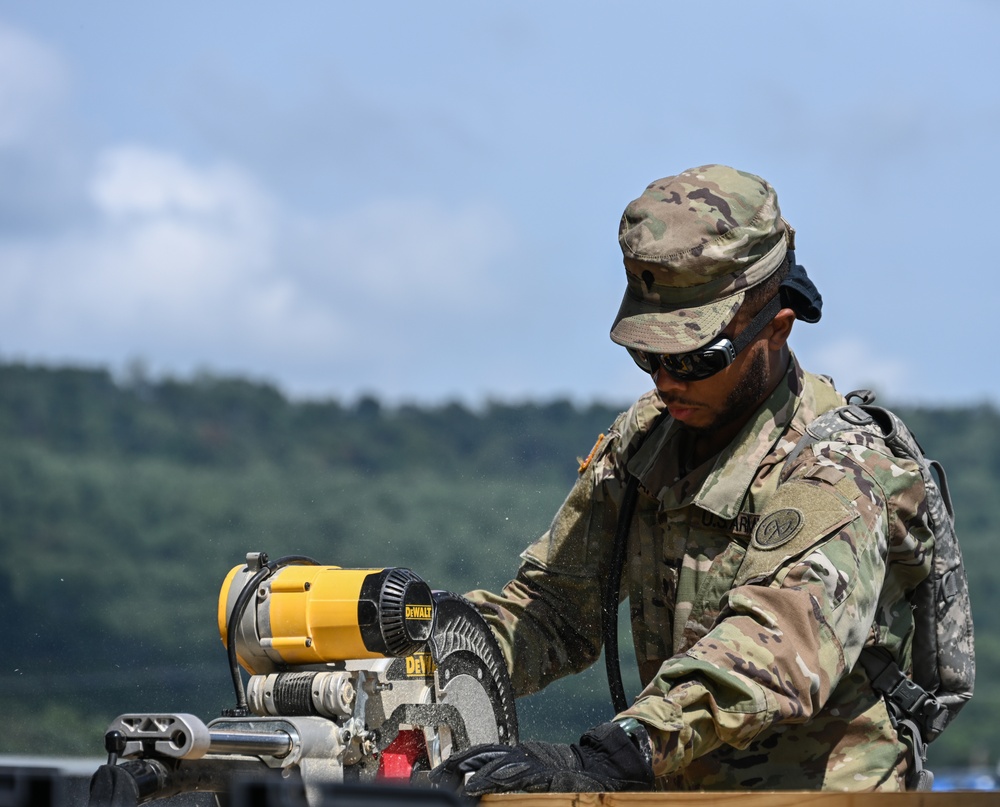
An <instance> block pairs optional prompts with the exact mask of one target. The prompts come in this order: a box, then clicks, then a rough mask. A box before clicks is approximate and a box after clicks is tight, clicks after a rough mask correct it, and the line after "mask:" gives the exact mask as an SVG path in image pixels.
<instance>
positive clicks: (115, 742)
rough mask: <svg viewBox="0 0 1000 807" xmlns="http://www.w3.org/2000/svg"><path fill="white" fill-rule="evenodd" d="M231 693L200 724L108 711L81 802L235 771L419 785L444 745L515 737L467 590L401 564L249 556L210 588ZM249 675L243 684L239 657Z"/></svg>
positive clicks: (308, 791) (505, 690)
mask: <svg viewBox="0 0 1000 807" xmlns="http://www.w3.org/2000/svg"><path fill="white" fill-rule="evenodd" d="M218 622H219V632H220V634H221V636H222V639H223V642H224V643H225V646H226V649H227V651H228V654H229V660H230V669H231V675H232V678H233V684H234V688H235V690H236V706H235V708H232V709H227V710H225V711H224V712H223V714H222V716H221V717H218V718H216V719H214V720H212V721H210V722H208V723H205V722H202V720H201V719H199V718H197V717H195V716H194V715H191V714H186V713H174V714H168V713H151V714H123V715H121V716H119V717H118V718H117V719H116V720H115V721H114V722H113V723H112V724H111V725H110V726H109V728H108V731H107V733H106V735H105V746H106V749H107V751H108V754H109V759H108V764H107V765H103V766H101V768H100V769H99V770H98V771H97V773H96V774H95V776H94V780H93V782H92V787H91V800H90V805H91V807H103V805H106V804H114V805H115V807H118V805H123V804H143V803H146V802H150V801H154V800H157V799H163V798H168V797H170V796H173V795H176V794H179V793H186V792H192V791H209V792H214V793H225V792H226V791H227V790H228V788H229V787H230V783H231V782H232V781H233V779H234V777H260V776H264V775H269V774H279V775H281V776H283V777H286V778H289V777H295V778H298V779H299V780H300V781H301V783H302V787H303V790H304V794H305V798H306V800H307V802H308V803H310V804H318V803H319V802H320V800H321V796H320V795H319V794H320V792H321V791H322V790H323V788H325V787H327V786H328V785H329V783H338V782H345V781H346V782H380V781H389V782H393V781H395V782H400V781H403V782H410V783H419V782H421V781H422V780H423V779H425V777H426V771H428V770H430V769H431V768H432V767H434V766H435V765H437V764H438V763H440V762H441V761H443V760H444V759H447V758H448V756H449V755H450V754H452V753H457V752H460V751H463V750H465V749H466V748H468V747H469V746H471V745H475V744H478V743H507V744H514V743H516V742H517V713H516V710H515V706H514V695H513V691H512V689H511V685H510V679H509V677H508V675H507V668H506V665H505V662H504V658H503V655H502V653H501V651H500V647H499V645H498V644H497V642H496V639H495V638H494V636H493V634H492V632H491V631H490V629H489V627H488V626H487V624H486V623H485V621H484V620H483V619H482V617H481V616H480V615H479V613H478V612H477V611H476V609H475V608H474V607H473V606H472V604H471V603H469V602H468V601H467V600H465V599H463V598H462V597H460V596H457V595H455V594H451V593H449V592H444V591H432V590H431V589H430V587H429V586H428V585H427V583H425V582H424V581H423V580H422V579H421V578H419V577H418V576H417V575H416V574H414V573H413V572H412V571H410V570H409V569H404V568H384V569H342V568H340V567H336V566H321V565H319V564H318V563H316V562H315V561H313V560H312V559H310V558H305V557H301V556H290V557H285V558H280V559H278V560H275V561H271V560H269V559H268V557H267V556H266V555H265V554H263V553H250V554H248V555H247V559H246V564H245V565H241V566H236V567H235V568H233V569H232V571H230V572H229V575H228V576H227V577H226V579H225V582H224V583H223V585H222V590H221V592H220V595H219V609H218ZM241 666H242V667H243V669H245V670H246V671H247V672H248V673H249V674H250V677H249V680H248V682H247V683H246V684H245V685H244V682H243V676H242V674H241V673H240V670H239V667H241Z"/></svg>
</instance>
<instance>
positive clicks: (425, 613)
mask: <svg viewBox="0 0 1000 807" xmlns="http://www.w3.org/2000/svg"><path fill="white" fill-rule="evenodd" d="M433 616H434V607H433V606H431V605H407V606H406V618H407V619H431V618H432V617H433Z"/></svg>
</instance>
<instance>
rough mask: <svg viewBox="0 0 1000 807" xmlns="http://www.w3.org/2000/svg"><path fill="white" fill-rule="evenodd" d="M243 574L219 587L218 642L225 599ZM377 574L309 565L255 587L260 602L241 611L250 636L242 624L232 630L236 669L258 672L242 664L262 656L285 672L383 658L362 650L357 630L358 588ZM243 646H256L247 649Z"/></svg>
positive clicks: (281, 572) (282, 571)
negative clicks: (249, 616)
mask: <svg viewBox="0 0 1000 807" xmlns="http://www.w3.org/2000/svg"><path fill="white" fill-rule="evenodd" d="M245 569H246V567H245V566H237V567H235V568H234V569H233V570H232V571H230V572H229V574H228V575H227V577H226V579H225V582H224V583H223V585H222V591H221V592H220V595H219V614H218V619H219V633H220V635H221V636H222V640H223V642H225V641H226V624H227V620H228V609H229V607H230V605H231V602H235V599H236V597H235V596H232V597H231V596H230V588H231V587H232V585H233V583H234V580H235V579H236V577H237V575H238V574H239V573H240V572H241V571H244V570H245ZM380 572H382V569H341V568H339V567H337V566H311V565H310V566H300V565H293V566H285V567H283V568H281V569H278V570H277V571H276V572H274V574H272V575H271V576H270V577H269V578H267V579H266V580H265V581H264V582H263V583H261V585H260V588H261V589H262V590H264V591H266V592H267V594H266V596H264V597H260V596H258V597H256V598H255V601H253V602H251V603H250V604H249V605H248V607H247V613H249V612H252V611H254V609H256V617H255V618H254V628H253V630H252V631H251V630H247V629H246V624H245V622H244V625H243V626H241V629H239V630H237V637H238V640H237V656H238V657H239V660H240V664H242V665H243V666H244V667H245V668H246V669H248V670H250V671H251V672H259V671H261V669H260V664H252V663H249V664H248V663H247V662H248V661H249V660H250V659H252V658H260V657H261V656H262V655H266V656H268V657H270V658H271V659H273V660H275V661H278V660H279V659H280V662H281V663H284V664H287V665H290V666H297V665H313V664H325V663H327V662H331V661H340V660H344V659H367V658H382V657H383V655H384V654H383V653H380V652H378V651H373V650H370V649H369V648H368V647H366V646H365V642H364V640H363V639H362V636H361V628H360V626H359V624H358V601H359V599H360V594H361V586H362V584H363V583H364V581H365V579H366V578H367V577H369V576H370V575H373V574H379V573H380ZM244 620H246V616H245V617H244ZM251 634H252V637H251ZM247 642H256V643H257V645H258V646H257V647H247V646H246V644H247ZM254 668H256V669H254Z"/></svg>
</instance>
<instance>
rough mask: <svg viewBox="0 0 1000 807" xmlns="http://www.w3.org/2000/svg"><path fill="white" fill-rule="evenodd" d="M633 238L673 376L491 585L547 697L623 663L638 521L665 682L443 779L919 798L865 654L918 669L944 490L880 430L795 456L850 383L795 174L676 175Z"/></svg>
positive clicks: (639, 587) (641, 339) (515, 664)
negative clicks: (814, 274) (805, 354)
mask: <svg viewBox="0 0 1000 807" xmlns="http://www.w3.org/2000/svg"><path fill="white" fill-rule="evenodd" d="M619 242H620V245H621V248H622V252H623V253H624V260H625V271H626V277H627V290H626V292H625V297H624V300H623V301H622V304H621V309H620V310H619V312H618V316H617V318H616V319H615V322H614V325H613V327H612V330H611V338H612V339H613V340H614V341H615V342H616V343H618V344H620V345H622V346H624V347H625V348H626V349H627V350H628V352H629V353H630V354H631V356H632V358H633V359H634V360H635V362H636V364H638V365H639V367H640V368H642V369H643V370H644V371H645V372H648V373H650V374H651V375H652V380H653V382H654V384H655V389H654V390H652V391H651V392H649V393H647V394H646V395H644V396H643V397H641V398H640V399H639V400H638V401H637V402H636V403H635V404H634V405H633V406H632V407H631V408H630V409H629V410H628V411H627V412H625V413H623V414H622V415H620V416H619V417H618V419H617V420H616V421H615V423H614V424H613V425H612V426H611V428H610V430H609V431H608V433H607V434H606V435H603V436H602V437H601V438H600V439H599V440H598V442H597V445H595V447H594V450H593V451H591V453H590V455H589V456H588V457H587V458H586V460H584V461H583V462H582V463H581V465H580V475H579V479H578V481H577V483H576V485H575V486H574V487H573V489H572V491H571V492H570V494H569V496H568V498H567V499H566V501H565V503H564V504H563V505H562V507H561V508H560V510H559V511H558V513H557V514H556V516H555V518H554V520H553V522H552V525H551V527H550V528H549V530H548V531H547V532H546V533H545V534H544V535H542V537H541V538H539V539H538V540H537V541H536V542H535V543H533V544H532V545H531V546H529V547H528V548H527V549H526V550H525V551H524V553H523V554H522V555H521V559H522V563H521V566H520V568H519V569H518V571H517V575H516V577H515V578H514V579H513V580H511V581H510V582H509V583H508V584H507V585H506V586H505V587H504V589H503V591H502V592H501V593H499V594H495V593H490V592H487V591H476V592H473V593H472V594H470V595H469V596H470V598H472V599H473V600H474V601H475V602H476V603H477V604H478V606H479V608H480V610H481V612H482V613H483V615H484V617H485V618H486V619H487V621H488V622H489V624H490V626H491V627H492V629H493V630H494V632H495V634H496V636H497V638H498V640H499V642H500V645H501V647H502V648H503V651H504V654H505V657H506V661H507V665H508V669H509V671H510V674H511V677H512V681H513V685H514V689H515V692H516V693H517V694H518V695H519V696H520V695H527V694H529V693H532V692H535V691H537V690H539V689H541V688H542V687H544V686H545V685H546V684H548V683H550V682H551V681H553V680H555V679H557V678H559V677H561V676H564V675H567V674H570V673H574V672H578V671H580V670H582V669H584V668H586V667H587V666H589V665H590V664H593V663H594V661H595V660H596V659H597V658H598V657H599V655H600V652H601V647H602V587H604V586H605V584H606V581H608V580H609V579H612V580H613V577H612V575H613V567H614V562H613V547H614V545H615V536H616V533H618V532H621V534H622V535H624V536H627V553H626V555H625V560H624V575H623V577H622V581H621V586H620V588H618V586H617V585H616V583H617V581H614V582H613V584H612V586H611V587H610V588H611V590H612V591H613V594H614V595H617V597H615V598H614V602H613V603H612V605H613V607H617V605H618V602H619V601H620V600H621V599H624V598H625V597H628V598H629V602H630V614H631V622H632V631H633V637H634V641H635V652H636V657H637V660H638V664H639V673H640V678H641V681H642V685H643V689H642V691H641V692H640V694H639V695H638V697H637V698H636V699H635V701H634V702H633V703H632V704H631V705H627V704H624V707H625V708H623V709H621V711H619V713H618V714H617V715H616V716H615V718H614V719H613V720H612V721H611V722H609V723H606V724H603V725H601V726H598V727H596V728H595V729H592V730H590V731H589V732H587V733H586V734H584V735H583V737H582V738H581V739H580V740H579V741H578V742H577V743H574V744H572V745H562V744H552V743H540V742H525V743H522V744H521V745H518V746H515V747H513V748H512V747H509V746H479V747H475V748H473V749H471V750H470V751H468V752H466V753H464V754H461V755H457V756H456V757H453V758H451V759H449V760H448V761H446V762H445V763H444V764H443V765H442V766H440V767H439V768H438V769H436V770H435V771H434V772H433V774H432V778H433V779H435V780H436V781H438V782H448V781H451V782H456V783H457V782H460V781H461V780H462V779H463V778H464V777H466V776H468V775H469V774H471V776H468V780H467V782H466V784H465V790H466V792H467V793H468V794H470V795H481V794H484V793H490V792H501V791H515V790H526V791H614V790H627V789H653V788H656V789H670V790H695V789H721V790H741V789H747V788H756V789H835V790H850V791H872V790H880V791H897V790H903V789H905V786H906V779H907V774H908V772H909V771H910V769H911V768H912V766H913V764H914V763H913V755H912V752H911V750H910V749H909V747H908V745H907V744H906V743H905V742H903V741H902V740H901V739H900V737H899V736H897V733H896V731H895V729H894V727H893V723H892V721H891V720H890V717H889V714H888V712H887V708H886V705H885V703H884V702H883V699H882V698H881V697H880V696H879V695H878V694H877V693H876V692H875V691H873V689H872V686H871V683H870V680H869V678H868V676H867V674H866V673H865V671H864V669H863V667H862V665H860V664H859V663H858V660H859V656H860V654H861V650H862V648H863V647H865V646H873V645H874V646H879V647H881V648H884V649H885V650H886V651H888V653H890V654H891V655H892V656H893V658H894V659H895V660H896V661H897V662H898V663H899V665H900V667H901V668H902V669H903V670H906V669H908V668H909V666H910V658H909V655H910V639H911V634H912V632H913V620H912V614H911V609H910V607H909V606H908V603H907V601H906V592H909V591H912V590H913V588H914V587H915V586H916V584H917V583H918V582H919V581H920V580H922V579H923V578H924V577H926V576H927V574H928V571H929V563H930V557H931V555H930V552H931V548H932V546H931V545H932V542H933V538H932V533H931V531H930V529H929V527H928V523H927V508H926V505H925V502H924V487H923V483H922V481H921V476H920V474H919V472H918V469H917V467H916V464H915V463H913V462H910V461H908V460H901V459H897V458H894V457H893V455H892V452H891V451H890V450H889V449H888V448H887V447H886V446H885V444H884V443H883V442H882V441H880V440H879V439H877V438H876V437H871V436H868V437H864V438H863V439H854V440H852V441H850V442H844V441H842V440H839V439H837V438H836V437H835V438H834V439H832V440H827V441H819V442H815V443H812V444H810V445H809V446H808V447H807V448H806V449H805V450H802V451H793V449H794V448H795V447H796V444H797V443H798V441H799V439H800V438H801V437H802V436H803V434H804V432H805V428H806V426H807V425H808V424H809V423H810V422H811V421H813V420H814V419H815V418H816V417H817V416H818V415H820V414H821V413H823V412H826V411H828V410H831V409H833V408H836V407H838V406H841V405H843V404H844V398H843V397H842V396H841V394H840V393H838V392H837V391H836V390H835V388H834V386H833V383H832V381H831V380H830V379H829V378H827V377H824V376H819V375H813V374H811V373H808V372H806V371H805V370H803V369H802V367H800V365H799V363H798V362H797V360H796V358H795V356H794V355H793V354H792V352H791V350H790V349H789V346H788V338H789V334H790V333H791V330H792V325H793V324H794V322H795V320H796V319H801V320H804V321H806V322H815V321H817V320H818V319H819V315H820V306H821V299H820V296H819V294H818V292H817V291H816V288H815V286H813V284H812V282H811V281H810V280H809V278H808V277H807V275H806V274H805V271H804V269H802V267H801V266H798V265H797V264H796V263H795V258H794V252H793V250H794V231H793V230H792V229H791V228H790V227H789V226H788V224H786V223H785V221H784V220H783V219H782V217H781V214H780V211H779V208H778V200H777V196H776V194H775V191H774V189H773V188H772V187H771V186H770V185H769V184H768V183H767V182H765V181H764V180H762V179H761V178H759V177H757V176H754V175H752V174H748V173H745V172H742V171H736V170H734V169H732V168H728V167H726V166H721V165H708V166H703V167H700V168H695V169H691V170H688V171H684V172H683V173H681V174H678V175H677V176H672V177H667V178H665V179H660V180H657V181H655V182H653V183H652V184H651V185H649V186H648V187H647V188H646V190H645V192H644V193H643V194H642V196H640V197H639V198H638V199H636V200H635V201H633V202H632V203H631V204H629V205H628V207H627V208H626V209H625V213H624V215H623V216H622V219H621V225H620V229H619ZM630 488H631V492H630ZM609 613H612V611H609Z"/></svg>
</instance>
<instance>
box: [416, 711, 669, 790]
mask: <svg viewBox="0 0 1000 807" xmlns="http://www.w3.org/2000/svg"><path fill="white" fill-rule="evenodd" d="M470 773H471V774H472V776H471V777H470V778H469V779H468V781H466V782H465V784H464V788H463V787H462V781H463V780H464V778H465V776H466V775H468V774H470ZM430 779H431V781H432V782H434V783H435V784H438V785H443V786H448V787H453V788H455V789H464V792H465V793H466V795H468V796H482V795H484V794H486V793H507V792H513V791H525V792H528V793H593V792H611V791H617V790H648V789H650V788H652V786H653V770H652V768H651V767H650V765H649V762H648V761H647V760H646V758H645V756H644V755H643V754H642V752H640V750H639V749H638V747H637V746H636V745H635V743H634V742H633V741H632V739H631V737H629V735H628V734H626V733H625V732H624V731H623V730H622V728H621V727H620V726H618V725H617V724H615V723H604V724H602V725H600V726H597V727H596V728H593V729H591V730H590V731H588V732H587V733H586V734H584V735H583V736H582V737H581V738H580V741H579V742H578V743H573V744H571V745H566V744H563V743H542V742H525V743H521V744H520V745H515V746H509V745H478V746H473V747H472V748H470V749H469V750H468V751H465V752H464V753H461V754H457V755H455V756H452V757H449V758H448V759H447V760H445V761H444V762H443V763H441V764H440V765H439V766H438V767H437V768H435V769H434V770H433V771H431V773H430Z"/></svg>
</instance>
